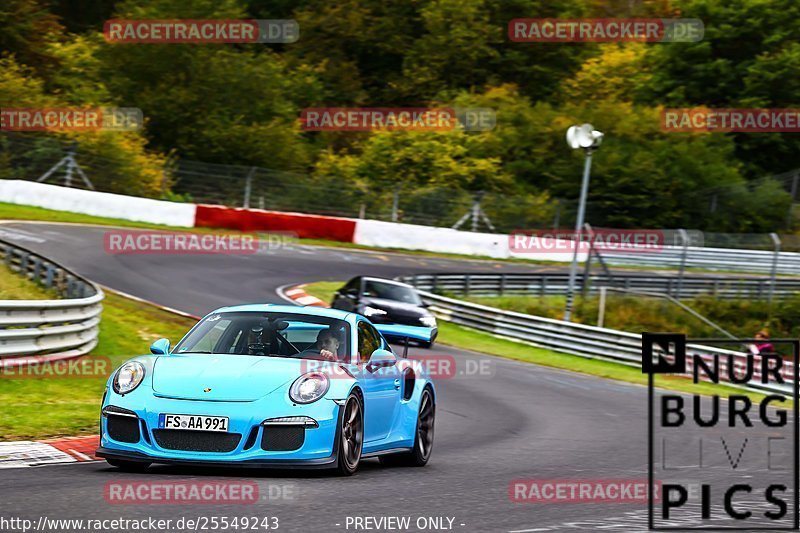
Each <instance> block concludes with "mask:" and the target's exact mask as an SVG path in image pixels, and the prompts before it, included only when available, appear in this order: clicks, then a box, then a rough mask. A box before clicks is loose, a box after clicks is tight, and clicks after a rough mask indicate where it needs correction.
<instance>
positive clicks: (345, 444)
mask: <svg viewBox="0 0 800 533" xmlns="http://www.w3.org/2000/svg"><path fill="white" fill-rule="evenodd" d="M343 409H344V413H343V415H342V421H341V423H340V426H339V458H338V460H337V462H336V470H337V471H338V472H339V474H340V475H343V476H352V475H353V474H355V473H356V470H358V466H359V465H360V464H361V452H362V450H363V447H364V408H363V406H362V405H361V399H360V398H359V397H358V395H356V394H351V395H350V397H348V398H347V402H346V403H345V404H344V408H343Z"/></svg>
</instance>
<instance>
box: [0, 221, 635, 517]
mask: <svg viewBox="0 0 800 533" xmlns="http://www.w3.org/2000/svg"><path fill="white" fill-rule="evenodd" d="M103 231H104V230H103V229H101V228H97V227H83V226H67V225H48V224H24V223H19V224H10V225H3V226H2V227H0V238H3V239H7V240H12V241H14V242H17V243H19V244H20V245H23V246H26V247H28V248H31V249H34V250H36V251H40V252H46V254H47V255H48V256H49V257H51V258H53V259H54V260H56V261H58V262H60V263H62V264H63V265H65V266H67V267H70V268H72V269H74V270H75V271H77V272H78V273H80V274H82V275H84V276H86V277H88V278H90V279H92V280H94V281H96V282H98V283H101V284H103V285H106V286H108V287H111V288H114V289H118V290H121V291H124V292H127V293H130V294H133V295H135V296H138V297H141V298H146V299H149V300H153V301H155V302H157V303H159V304H162V305H166V306H170V307H173V308H177V309H180V310H183V311H186V312H189V313H192V314H197V315H201V314H205V313H206V312H208V311H210V310H212V309H213V308H215V307H219V306H223V305H227V304H231V303H242V302H255V301H261V302H265V301H266V302H279V301H281V300H280V299H279V298H278V297H277V295H276V293H275V290H276V288H277V287H280V286H283V285H286V284H290V283H300V282H309V281H316V280H341V279H346V278H349V277H351V276H354V275H357V274H371V275H378V276H395V275H399V274H408V273H415V272H435V271H450V272H458V271H461V272H465V271H470V272H473V271H474V272H487V271H489V272H499V271H508V272H520V271H524V270H526V267H524V266H521V265H516V264H513V265H509V264H502V263H495V262H491V261H463V260H451V259H437V258H429V257H422V256H413V255H402V254H389V253H385V254H384V253H366V252H359V251H353V250H345V249H331V248H321V247H310V246H299V245H298V246H293V247H290V248H284V249H279V250H272V251H270V252H268V253H259V254H256V255H249V256H248V255H238V256H237V255H221V256H177V255H175V256H167V255H138V256H135V255H109V254H107V253H105V252H104V249H103V236H102V234H103ZM527 268H528V269H537V270H538V269H543V267H541V266H531V267H527ZM441 340H442V341H443V342H446V340H447V339H446V338H445V339H441ZM173 341H174V339H173ZM142 348H143V352H144V351H146V348H147V347H146V346H143V347H142ZM433 353H436V354H445V355H452V356H453V357H454V358H456V360H457V361H459V365H463V364H465V363H464V362H465V361H466V360H474V361H485V363H483V364H484V368H488V369H489V372H486V373H485V375H471V376H470V375H463V376H461V375H457V376H455V377H453V378H452V379H446V380H440V382H439V383H438V387H439V405H438V412H437V415H438V416H437V421H436V439H435V446H434V453H433V457H432V459H431V462H430V464H429V465H428V466H427V467H425V468H388V467H382V466H380V465H379V464H378V462H377V461H376V460H368V461H365V463H364V465H363V468H362V470H361V471H360V472H359V473H358V474H357V475H356V476H354V477H352V478H337V477H331V476H329V475H326V474H324V473H316V472H312V473H303V472H300V473H298V472H274V471H240V470H234V471H230V470H215V469H191V468H177V467H166V466H158V467H153V468H151V469H150V471H149V472H148V473H147V474H125V473H120V472H119V471H117V470H116V469H114V468H110V467H108V466H107V465H106V464H105V463H103V462H96V463H86V464H71V465H59V466H43V467H36V468H27V469H25V468H22V469H9V470H4V471H0V472H2V473H0V516H3V517H10V516H11V517H23V518H30V519H32V520H38V519H39V517H40V516H46V517H49V518H93V519H102V518H119V517H122V518H136V519H143V518H148V517H154V518H170V519H178V518H180V517H188V518H196V517H198V516H207V517H211V516H217V517H221V516H227V517H231V518H232V517H235V516H254V515H257V516H277V517H278V518H279V520H280V529H279V530H280V531H313V532H329V531H334V532H335V531H356V530H362V531H363V530H365V529H354V527H353V526H350V527H349V528H348V527H347V523H348V522H347V520H348V517H350V518H351V519H352V518H353V517H388V516H410V517H411V519H412V524H413V523H414V521H416V520H417V518H419V517H450V518H453V519H454V520H453V526H452V529H453V530H455V531H464V532H474V531H506V532H509V531H530V532H533V531H537V532H538V531H575V530H590V531H594V530H597V529H600V528H601V527H602V529H603V530H605V531H644V530H645V526H646V506H644V505H642V504H591V505H587V504H583V505H572V504H570V505H566V504H555V505H544V504H520V503H513V502H511V501H510V499H509V494H508V487H509V483H510V482H511V481H512V480H514V479H530V478H534V479H606V478H611V479H642V480H643V479H646V475H647V470H646V464H647V463H646V461H647V447H646V446H647V440H646V436H647V434H646V429H647V426H646V420H647V419H646V412H647V411H646V409H647V404H646V399H647V396H646V389H644V388H643V387H639V386H634V385H628V384H624V383H619V382H614V381H608V380H603V379H599V378H594V377H589V376H585V375H580V374H576V373H571V372H566V371H560V370H553V369H548V368H544V367H540V366H535V365H529V364H524V363H519V362H515V361H510V360H505V359H501V358H496V357H489V356H485V355H481V354H478V353H472V352H468V351H464V350H455V349H452V348H449V347H446V346H445V345H443V344H439V345H438V346H437V347H436V348H435V349H434V350H433ZM459 368H463V367H462V366H459ZM98 402H99V399H98ZM186 479H247V480H249V479H253V480H256V481H257V483H258V484H259V486H260V494H263V495H267V494H270V490H271V491H272V493H273V494H274V493H276V491H278V490H279V489H280V490H283V492H284V494H285V493H287V492H288V493H290V494H291V497H283V498H277V499H267V500H265V501H262V502H259V503H258V504H256V505H251V506H242V505H183V506H181V505H143V506H142V505H110V504H109V503H107V502H106V500H105V499H104V488H105V486H106V484H107V483H109V482H114V481H118V480H136V481H161V480H170V481H176V480H186ZM581 522H582V523H581ZM445 523H447V521H445ZM372 530H373V531H374V530H376V529H372ZM377 530H381V531H388V530H390V529H377ZM410 530H412V531H418V529H417V528H416V527H414V528H412V529H410ZM426 530H428V531H430V530H432V529H426Z"/></svg>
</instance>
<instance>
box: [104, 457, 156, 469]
mask: <svg viewBox="0 0 800 533" xmlns="http://www.w3.org/2000/svg"><path fill="white" fill-rule="evenodd" d="M106 462H107V463H108V464H110V465H111V466H113V467H115V468H119V469H120V470H122V471H123V472H144V471H145V470H147V468H148V467H149V466H150V463H140V462H137V461H122V460H120V459H106Z"/></svg>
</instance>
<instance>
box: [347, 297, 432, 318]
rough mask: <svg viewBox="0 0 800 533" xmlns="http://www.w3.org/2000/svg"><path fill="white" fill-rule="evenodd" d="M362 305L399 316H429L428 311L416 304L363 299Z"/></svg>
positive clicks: (381, 299)
mask: <svg viewBox="0 0 800 533" xmlns="http://www.w3.org/2000/svg"><path fill="white" fill-rule="evenodd" d="M362 303H363V304H364V305H369V306H370V307H376V308H378V309H383V310H384V311H387V312H389V313H393V314H396V315H399V316H411V317H423V316H426V315H429V314H430V311H428V310H427V309H425V308H424V307H420V306H418V305H416V304H410V303H406V302H398V301H397V300H386V299H384V298H363V299H362Z"/></svg>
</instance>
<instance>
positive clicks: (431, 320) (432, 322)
mask: <svg viewBox="0 0 800 533" xmlns="http://www.w3.org/2000/svg"><path fill="white" fill-rule="evenodd" d="M419 321H420V322H422V323H423V324H425V325H426V326H428V327H429V328H435V327H436V317H435V316H433V315H428V316H424V317H422V318H420V319H419Z"/></svg>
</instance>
